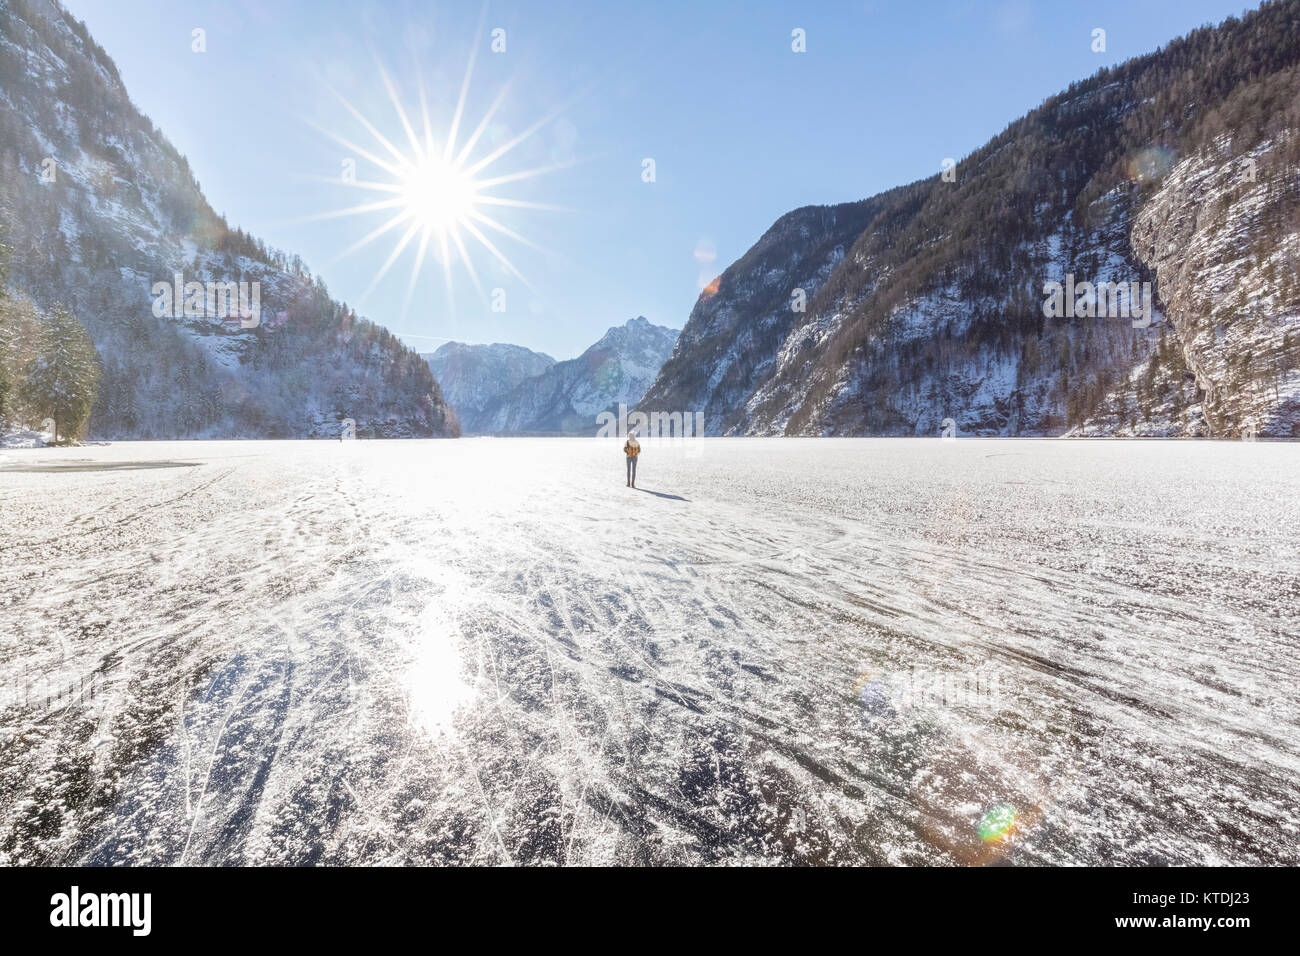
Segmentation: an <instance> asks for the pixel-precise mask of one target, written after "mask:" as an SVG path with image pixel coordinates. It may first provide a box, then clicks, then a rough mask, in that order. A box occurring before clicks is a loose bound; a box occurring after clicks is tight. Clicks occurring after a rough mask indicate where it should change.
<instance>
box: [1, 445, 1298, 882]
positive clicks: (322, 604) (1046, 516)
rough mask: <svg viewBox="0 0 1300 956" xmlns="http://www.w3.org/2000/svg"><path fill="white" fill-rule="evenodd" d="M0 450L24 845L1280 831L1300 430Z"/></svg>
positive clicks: (1122, 848) (1075, 854) (1186, 853)
mask: <svg viewBox="0 0 1300 956" xmlns="http://www.w3.org/2000/svg"><path fill="white" fill-rule="evenodd" d="M620 445H621V442H617V441H608V442H606V441H598V440H594V439H585V440H584V439H577V440H564V439H539V440H482V439H480V440H462V441H457V442H409V443H400V442H349V443H337V442H316V443H308V442H297V443H295V442H248V443H166V444H162V443H158V444H143V443H136V444H131V443H128V444H116V445H112V446H106V447H89V448H73V449H50V450H40V451H8V452H0V515H2V516H3V517H2V518H0V680H2V687H3V691H4V697H3V698H2V699H0V741H3V743H2V744H0V746H2V748H3V749H2V750H0V864H14V863H29V864H32V863H89V864H129V863H135V864H144V863H149V864H164V863H194V864H222V863H249V864H270V863H274V864H286V863H289V864H303V863H322V864H349V863H388V864H404V863H484V864H488V863H491V864H496V863H547V864H565V863H570V864H575V863H576V864H585V863H647V864H654V863H802V862H809V863H830V864H853V863H891V864H922V863H940V864H942V863H959V864H964V863H998V862H1006V863H1013V864H1066V863H1075V864H1077V863H1090V864H1104V863H1114V864H1146V865H1150V864H1182V863H1187V864H1190V863H1205V864H1217V863H1243V864H1244V863H1289V864H1297V863H1300V849H1298V847H1300V701H1298V697H1300V690H1298V688H1300V654H1298V653H1297V644H1298V643H1300V535H1297V529H1300V445H1296V444H1291V445H1280V444H1266V443H1256V444H1245V443H1235V444H1217V443H1216V444H1212V443H1179V442H1168V443H1156V442H1065V441H1056V442H1052V441H976V440H961V441H955V442H945V441H940V440H937V439H936V440H842V439H828V440H798V439H785V440H781V439H770V440H769V439H735V440H727V439H718V440H703V441H699V442H696V443H694V444H689V443H688V444H686V445H682V444H678V445H676V446H672V445H666V444H665V445H661V446H658V447H657V446H656V445H655V443H653V442H647V444H646V451H645V453H644V454H643V456H642V459H641V466H640V475H639V483H640V484H641V485H642V489H641V490H635V491H634V490H632V489H629V488H626V487H625V486H624V480H623V461H622V456H621V452H620V450H619V449H620Z"/></svg>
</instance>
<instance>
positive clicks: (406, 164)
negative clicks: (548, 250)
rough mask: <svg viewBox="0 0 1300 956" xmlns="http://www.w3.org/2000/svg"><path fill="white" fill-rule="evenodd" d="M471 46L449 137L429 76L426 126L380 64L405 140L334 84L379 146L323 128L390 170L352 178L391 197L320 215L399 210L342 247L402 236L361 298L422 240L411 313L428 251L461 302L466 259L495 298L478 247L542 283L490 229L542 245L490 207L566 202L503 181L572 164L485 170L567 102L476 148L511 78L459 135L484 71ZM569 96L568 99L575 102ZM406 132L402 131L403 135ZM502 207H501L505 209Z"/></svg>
mask: <svg viewBox="0 0 1300 956" xmlns="http://www.w3.org/2000/svg"><path fill="white" fill-rule="evenodd" d="M477 47H478V44H477V43H476V44H475V52H473V53H471V55H470V57H469V63H468V65H467V67H466V69H465V78H464V81H463V82H462V83H461V87H460V95H459V97H458V99H457V102H456V108H455V111H454V113H453V114H452V118H451V121H450V124H449V127H448V129H447V133H446V135H445V136H443V137H441V141H440V142H439V139H438V138H436V137H435V136H434V132H433V124H432V123H431V121H430V118H429V99H428V94H427V91H426V89H425V85H424V81H423V78H422V77H419V76H418V74H417V81H416V85H417V88H418V93H419V116H418V123H419V126H420V128H419V130H417V128H416V122H413V121H412V119H411V115H410V114H408V112H407V110H406V108H405V107H404V106H403V104H402V98H401V96H400V95H399V93H398V91H397V88H396V86H395V85H394V83H393V81H392V79H391V78H390V76H389V74H388V72H387V71H386V70H385V69H384V68H383V66H382V65H379V66H378V71H379V76H380V79H381V80H382V82H383V85H384V88H385V90H386V91H387V93H388V98H389V100H390V101H391V102H392V105H393V109H394V110H395V111H396V116H397V119H398V121H399V123H400V125H401V127H402V130H403V132H404V134H405V136H406V140H407V143H406V145H405V146H404V147H399V146H397V145H394V143H393V142H392V141H391V140H390V139H389V138H388V137H386V136H385V135H384V134H383V133H382V132H381V131H380V130H379V128H378V127H377V125H376V124H375V123H373V122H371V121H370V120H369V119H367V118H366V116H365V115H364V114H363V113H362V112H361V111H360V110H358V109H357V108H356V107H355V106H353V105H352V103H350V102H349V101H348V100H347V99H346V98H345V97H344V96H343V95H342V94H340V93H338V92H337V91H336V90H333V89H331V92H333V93H334V95H335V97H337V99H338V100H339V102H340V103H341V104H342V105H343V107H344V109H345V110H346V111H347V112H348V114H349V115H350V116H351V117H352V118H353V119H354V120H355V121H356V122H357V123H358V124H359V125H360V126H361V128H362V129H364V130H365V131H366V133H367V134H368V135H369V136H370V138H371V139H372V140H373V141H374V145H373V146H372V147H371V148H365V147H363V146H360V145H358V144H357V143H356V142H354V141H352V140H349V139H348V138H346V137H344V136H342V135H340V134H339V133H338V132H336V131H335V130H333V129H328V128H325V127H322V126H319V125H317V124H314V123H313V124H312V125H313V126H315V127H316V129H318V130H319V131H320V132H321V133H323V134H324V135H325V136H327V137H329V138H330V139H332V140H334V141H335V142H336V143H338V144H339V145H340V146H342V147H343V148H345V149H347V150H348V151H349V152H350V153H351V154H353V155H354V156H355V157H358V158H360V159H363V160H365V161H366V162H368V163H370V164H371V165H372V166H374V167H376V168H377V169H378V170H380V171H381V172H383V173H384V174H386V177H387V181H371V180H363V179H359V178H356V177H355V176H353V177H350V178H348V179H345V181H344V185H346V186H348V187H351V188H355V189H360V190H363V191H365V192H369V193H380V194H384V195H385V196H386V197H387V198H382V199H375V200H374V201H370V202H362V203H358V204H357V205H354V206H349V207H347V208H344V209H339V210H335V211H332V212H327V213H322V214H321V215H319V216H313V217H310V218H312V219H330V218H337V217H340V216H359V215H370V214H374V213H386V212H391V215H390V216H389V218H387V219H386V220H384V221H383V222H381V223H380V224H379V225H378V226H376V227H375V228H374V229H372V230H371V231H370V232H368V233H366V234H365V235H364V236H362V237H361V238H360V239H358V240H357V241H356V242H354V243H353V244H352V245H351V246H349V247H348V248H347V249H345V250H344V251H343V252H342V253H341V254H340V256H339V258H343V257H345V256H348V255H351V254H353V253H355V252H357V251H358V250H359V249H362V248H363V247H365V246H368V245H370V244H371V243H372V242H374V241H375V240H377V239H379V238H380V237H382V236H385V235H390V234H392V235H396V236H397V237H398V238H397V240H396V242H395V243H394V245H393V248H392V250H391V251H390V253H389V255H388V257H387V258H386V259H385V260H384V262H383V264H382V265H381V266H380V267H379V270H378V271H377V272H376V274H375V276H374V278H373V280H372V281H371V283H370V285H369V286H368V287H367V289H366V290H365V292H364V293H362V296H361V300H360V301H361V302H364V301H365V299H366V297H367V296H369V295H370V293H371V292H373V291H374V290H375V288H376V287H377V286H378V285H379V284H380V282H382V281H383V280H384V278H385V277H386V276H387V275H388V274H389V272H390V271H391V270H392V268H393V266H394V265H395V264H396V263H397V261H398V260H399V259H400V258H401V257H402V254H403V253H404V252H405V251H406V250H407V249H408V248H411V247H412V246H414V248H415V254H414V258H413V261H412V264H411V274H410V279H409V281H408V282H407V288H406V298H405V300H404V302H403V306H402V314H403V317H405V315H406V313H407V311H408V309H409V307H410V304H411V299H412V297H413V296H414V295H415V291H416V287H417V284H418V282H419V278H420V273H421V270H422V269H423V266H424V263H425V259H426V258H427V257H428V256H430V255H432V256H433V257H434V258H436V259H437V260H438V261H439V262H440V263H441V264H442V270H443V283H444V286H445V289H446V292H447V301H448V305H449V307H450V308H451V309H452V310H453V311H454V309H455V295H454V292H453V283H452V264H453V262H454V261H456V260H459V262H460V263H461V264H462V265H463V267H464V269H465V272H466V273H467V274H468V276H469V278H470V281H471V282H472V283H473V285H474V288H475V289H476V290H477V292H478V294H479V297H480V298H481V299H484V300H486V299H487V293H486V292H485V290H484V288H483V284H482V282H481V281H480V279H479V273H478V270H476V269H475V267H474V260H473V255H472V254H471V253H472V249H474V248H481V249H483V250H486V252H487V253H488V254H489V255H490V256H491V257H492V259H494V260H495V261H496V262H497V263H498V264H499V265H500V266H501V268H503V269H504V270H505V272H506V273H508V274H509V275H511V276H513V277H514V278H516V279H518V280H519V281H520V282H522V283H523V284H524V285H525V286H527V287H528V288H529V289H532V288H533V287H532V284H531V283H530V282H529V281H528V279H527V278H526V277H525V276H524V275H523V273H522V272H520V271H519V269H518V268H516V266H515V264H514V263H513V262H512V261H511V260H510V257H509V256H508V255H507V254H506V253H505V252H503V251H502V250H501V249H500V248H499V247H498V245H497V244H496V243H495V242H493V240H492V239H491V238H490V237H489V235H488V233H489V232H495V233H497V234H499V235H501V236H504V237H506V238H507V239H510V240H512V241H513V242H517V243H519V244H521V245H525V246H528V247H530V248H532V249H535V250H538V251H545V250H541V249H540V248H539V247H538V246H537V245H536V244H535V243H533V242H531V241H530V240H528V239H527V238H525V237H524V236H522V235H520V234H519V232H518V231H516V230H515V229H512V228H510V227H509V226H507V225H506V224H505V223H503V222H500V221H498V219H496V218H495V217H494V216H493V215H489V213H488V211H487V210H488V209H491V208H492V207H497V208H501V209H547V210H555V209H560V208H561V207H559V206H554V205H551V204H547V203H539V202H530V201H527V200H523V199H515V198H511V197H509V196H503V195H499V194H498V192H497V190H498V189H499V187H502V186H505V185H507V184H510V183H517V182H520V181H523V180H526V179H531V178H533V177H535V176H540V175H542V174H544V173H548V172H551V171H554V170H556V169H560V168H563V166H565V165H568V164H567V163H554V164H550V165H547V166H540V167H536V168H533V169H523V170H517V171H514V172H505V173H498V174H496V175H485V172H486V171H487V170H488V169H489V167H493V171H495V170H497V169H499V168H500V160H502V159H504V158H505V157H507V156H508V155H509V154H510V153H511V152H512V151H513V150H514V149H515V148H516V147H517V146H519V145H520V144H521V143H524V142H526V141H527V140H528V139H529V137H531V136H533V135H534V134H536V133H537V132H538V131H540V130H541V129H543V128H544V127H545V126H546V125H547V124H548V123H550V122H551V121H552V120H554V119H556V118H557V117H558V116H559V115H560V112H561V111H562V110H563V109H564V108H565V107H564V106H561V107H559V108H557V109H555V110H553V111H551V112H550V113H548V114H547V115H546V116H544V117H542V118H541V119H539V120H538V121H536V122H535V123H532V124H531V125H529V126H528V127H527V128H526V129H525V130H524V131H523V132H522V133H519V134H517V135H515V136H512V137H509V138H508V139H507V140H506V142H504V143H502V144H501V145H497V146H495V147H493V148H492V149H491V151H490V152H487V153H486V155H484V156H481V157H476V156H475V150H476V148H477V147H478V146H479V144H480V143H481V142H482V141H483V136H484V133H485V132H487V131H488V130H489V128H490V124H491V122H492V120H493V118H494V117H495V116H496V114H497V112H498V111H499V110H500V108H501V106H502V104H503V103H504V102H505V100H506V96H507V94H508V91H509V84H506V85H505V86H503V87H502V89H501V90H500V92H499V93H498V94H497V96H496V98H495V99H494V100H493V101H492V104H491V106H489V107H488V109H487V111H486V112H485V113H484V114H483V116H482V117H481V118H480V119H479V121H478V123H477V124H476V125H475V126H474V129H473V130H472V131H471V132H470V134H469V136H468V137H466V138H465V140H464V141H463V143H462V142H458V140H459V136H460V130H461V126H462V121H463V120H464V116H465V105H466V100H467V98H468V96H469V90H470V82H471V80H472V78H473V74H474V62H475V59H476V56H477ZM566 105H567V104H566ZM399 139H400V137H399ZM497 215H500V214H499V213H498V214H497Z"/></svg>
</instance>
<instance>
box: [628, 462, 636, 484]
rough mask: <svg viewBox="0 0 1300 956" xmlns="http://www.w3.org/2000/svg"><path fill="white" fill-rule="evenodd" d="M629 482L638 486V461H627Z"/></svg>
mask: <svg viewBox="0 0 1300 956" xmlns="http://www.w3.org/2000/svg"><path fill="white" fill-rule="evenodd" d="M627 480H628V483H629V484H633V485H634V484H636V459H635V458H629V459H628V460H627Z"/></svg>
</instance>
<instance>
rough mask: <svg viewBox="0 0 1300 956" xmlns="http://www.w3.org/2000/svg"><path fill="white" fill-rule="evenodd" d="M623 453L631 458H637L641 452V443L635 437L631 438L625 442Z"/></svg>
mask: <svg viewBox="0 0 1300 956" xmlns="http://www.w3.org/2000/svg"><path fill="white" fill-rule="evenodd" d="M623 453H624V454H625V455H627V457H629V458H635V457H636V456H637V455H639V454H641V443H640V442H639V441H637V440H636V439H635V438H629V439H628V440H627V441H625V442H624V443H623Z"/></svg>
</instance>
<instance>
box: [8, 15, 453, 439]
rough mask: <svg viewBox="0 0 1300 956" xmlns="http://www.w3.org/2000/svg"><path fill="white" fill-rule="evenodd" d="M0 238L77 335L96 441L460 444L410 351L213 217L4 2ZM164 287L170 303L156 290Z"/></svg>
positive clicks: (169, 149) (103, 85)
mask: <svg viewBox="0 0 1300 956" xmlns="http://www.w3.org/2000/svg"><path fill="white" fill-rule="evenodd" d="M0 237H2V238H3V240H4V242H5V243H6V244H7V245H8V246H9V247H10V248H11V250H12V261H11V262H10V275H11V280H12V283H13V285H14V286H15V290H16V291H17V292H19V293H22V294H25V295H26V296H30V297H31V299H33V300H35V303H36V304H37V305H38V306H39V307H41V308H42V309H46V310H48V309H50V308H52V307H53V306H54V305H55V304H56V303H62V304H64V305H66V306H68V307H69V308H70V309H71V310H72V312H73V313H74V314H75V315H76V316H77V318H78V319H79V320H80V321H81V323H82V324H83V325H84V326H85V327H86V329H87V330H88V331H89V333H90V335H91V338H92V340H93V342H94V345H95V348H96V350H97V352H98V354H99V359H100V363H101V366H102V375H101V377H100V384H99V391H98V399H97V401H96V404H95V406H94V408H93V411H92V413H91V417H90V425H89V431H90V435H91V436H92V437H102V438H118V439H128V438H226V437H248V438H299V437H312V436H331V437H332V436H334V435H337V434H338V433H339V428H340V425H339V422H340V420H342V419H345V418H350V419H352V420H353V421H355V423H356V429H357V434H358V435H362V436H365V435H371V436H383V437H431V436H453V435H456V434H458V425H457V423H456V418H455V415H454V413H453V412H452V411H451V408H450V407H449V406H448V405H447V403H446V402H445V401H444V400H443V397H442V393H441V391H440V389H439V387H438V384H437V382H436V381H435V380H434V377H433V374H432V373H431V372H430V370H429V367H428V365H427V364H426V363H425V362H424V360H423V359H421V358H420V356H419V355H418V354H417V353H416V352H414V351H413V350H411V349H409V348H407V347H405V346H404V345H403V344H402V343H401V342H400V341H398V339H397V338H396V337H394V336H393V335H391V334H390V333H389V332H388V331H387V330H385V329H383V328H382V327H380V326H378V325H376V324H374V323H373V322H369V321H367V320H365V319H362V318H359V317H357V316H356V315H355V314H354V313H353V311H352V310H351V309H349V308H348V307H347V305H346V304H344V303H340V302H338V301H336V300H334V299H333V298H332V297H331V296H330V295H329V291H328V289H327V288H326V286H325V283H324V282H323V281H322V280H321V279H320V277H319V276H313V275H312V274H311V273H310V272H309V271H308V270H307V268H306V267H305V266H304V265H303V263H302V262H301V260H299V259H298V258H297V257H296V256H292V255H289V254H287V253H283V252H279V251H276V250H273V249H268V248H267V247H266V246H265V245H264V244H263V243H262V242H260V241H259V240H257V239H255V238H253V237H251V236H249V235H247V234H246V233H245V232H243V231H242V230H240V229H232V228H231V227H230V226H229V225H228V224H227V222H226V220H225V219H224V218H223V217H220V216H218V215H217V214H216V213H215V212H214V211H213V210H212V208H211V206H210V205H209V204H208V202H207V200H206V199H205V198H204V197H203V193H202V191H201V190H200V188H199V184H198V182H197V181H196V179H195V177H194V174H193V172H192V171H191V169H190V166H189V164H188V162H187V161H186V160H185V158H184V157H183V156H182V155H181V154H180V153H179V152H177V150H176V148H175V147H174V146H173V145H172V144H171V143H169V142H168V141H167V139H166V138H165V137H164V136H163V135H162V133H161V132H160V131H159V130H158V129H157V128H156V127H154V125H153V124H152V123H151V122H150V121H149V120H148V118H146V117H145V116H143V115H141V113H140V112H139V111H138V110H137V109H136V108H135V106H134V105H133V104H132V102H131V100H130V97H129V96H128V95H127V92H126V90H125V88H124V87H123V84H122V80H121V77H120V76H119V74H118V71H117V68H116V67H115V66H114V65H113V62H112V60H110V59H109V58H108V56H107V55H106V54H105V53H104V51H103V49H102V48H100V47H99V45H98V44H96V43H95V41H94V40H93V39H92V38H91V37H90V35H89V34H88V32H87V31H86V28H85V25H84V24H83V23H81V22H79V21H77V20H75V19H74V18H73V17H71V16H70V15H69V14H68V13H67V12H66V11H65V10H64V9H63V8H62V7H61V6H60V5H59V4H58V3H56V2H52V0H0ZM178 275H179V276H180V277H181V281H180V283H179V285H180V288H179V289H178V290H176V291H177V292H178V293H180V294H179V295H177V296H175V298H182V299H183V300H184V304H183V305H181V306H178V307H174V306H175V303H174V302H171V301H165V300H164V299H163V298H162V293H161V292H160V291H158V289H159V288H160V284H165V285H166V286H168V287H170V286H171V285H172V284H173V283H174V282H175V277H176V276H178ZM188 283H199V284H200V287H199V289H198V292H197V295H195V296H191V295H190V293H189V292H188V291H187V289H186V285H187V284H188ZM209 283H211V285H209ZM227 283H231V285H227ZM240 293H243V296H242V302H241V297H240ZM232 301H235V302H241V304H242V305H243V306H246V308H244V309H242V310H241V309H234V308H231V305H232ZM186 305H188V306H189V307H188V308H186V307H185V306H186Z"/></svg>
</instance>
